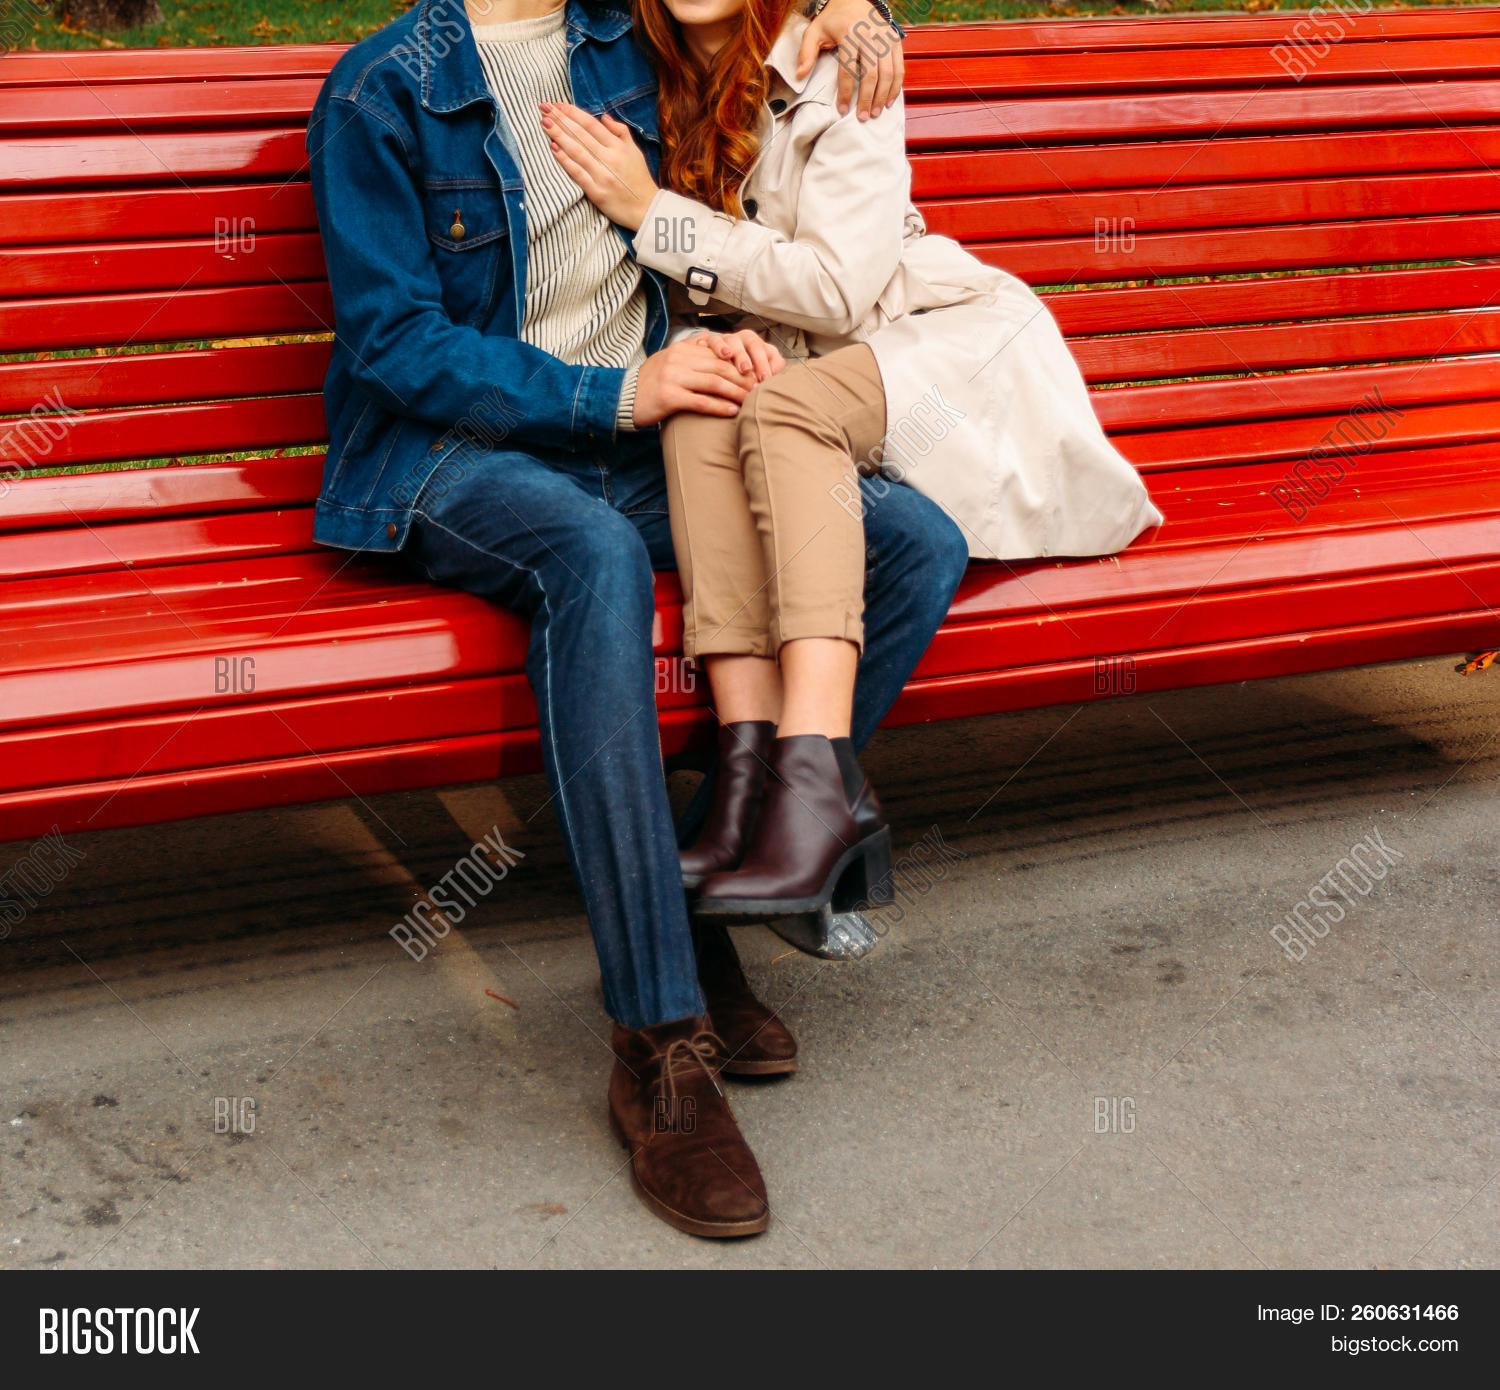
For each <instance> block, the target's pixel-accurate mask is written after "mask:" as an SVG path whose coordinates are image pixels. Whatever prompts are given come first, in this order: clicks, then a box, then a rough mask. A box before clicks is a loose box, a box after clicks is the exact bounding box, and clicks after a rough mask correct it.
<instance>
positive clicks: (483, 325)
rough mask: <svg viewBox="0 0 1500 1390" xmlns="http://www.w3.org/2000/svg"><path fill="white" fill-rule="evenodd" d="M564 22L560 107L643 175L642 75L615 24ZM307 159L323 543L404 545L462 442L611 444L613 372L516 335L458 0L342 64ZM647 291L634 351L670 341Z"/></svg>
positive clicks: (484, 97) (416, 14) (497, 172)
mask: <svg viewBox="0 0 1500 1390" xmlns="http://www.w3.org/2000/svg"><path fill="white" fill-rule="evenodd" d="M566 25H567V44H568V65H569V70H570V74H571V78H572V84H573V100H574V101H575V103H576V104H577V105H579V106H581V107H582V108H584V109H585V110H587V111H592V112H594V113H595V114H601V113H603V112H605V111H608V112H610V113H611V114H613V115H614V116H615V117H616V118H617V119H619V120H621V121H623V122H625V124H627V125H628V126H630V127H631V129H632V130H633V131H634V132H635V135H636V139H637V140H638V141H639V142H640V144H641V145H642V147H643V148H644V150H645V152H646V157H647V160H648V162H649V163H650V165H651V168H652V172H653V173H655V171H656V168H657V166H658V162H659V159H660V141H659V137H658V134H657V124H656V79H655V76H654V75H653V73H652V71H651V68H650V65H649V63H648V62H647V60H646V57H645V55H644V54H643V53H642V52H641V51H640V49H639V48H638V47H637V46H636V43H635V40H634V39H633V37H632V36H631V33H630V17H629V15H628V14H626V13H625V12H623V11H622V10H620V9H617V8H614V7H613V5H611V4H610V3H607V2H606V3H584V0H568V5H567V13H566ZM307 150H308V156H309V159H310V161H311V169H312V186H313V197H314V199H315V201H316V203H317V209H318V223H319V226H320V227H321V229H322V233H323V252H324V257H325V259H326V261H327V265H328V280H329V283H330V285H331V286H332V290H333V305H334V317H335V331H334V344H333V357H332V361H331V362H330V364H329V368H328V375H327V378H326V380H325V382H324V390H323V397H324V406H325V409H326V411H327V415H328V432H329V441H330V442H329V448H328V457H327V460H326V462H325V465H324V473H323V490H322V494H321V496H320V497H319V498H318V504H317V510H316V513H315V517H314V526H313V535H314V537H315V538H316V539H317V540H318V541H321V542H322V543H323V544H325V545H333V546H339V547H342V548H344V549H348V550H384V551H394V550H399V549H400V548H401V547H402V546H403V545H404V544H405V543H406V537H407V532H408V530H409V528H410V526H411V514H412V507H413V505H414V504H415V502H416V500H417V497H418V494H419V493H420V491H421V489H422V487H423V485H424V484H425V483H426V481H427V480H428V478H430V477H431V476H432V474H433V473H434V472H435V471H436V470H438V469H439V468H442V467H443V466H444V465H445V464H446V463H448V462H449V460H450V458H451V456H452V455H453V454H454V453H455V452H457V451H458V450H461V449H463V448H464V447H465V445H466V443H467V442H469V441H471V440H473V441H479V442H482V443H483V444H486V445H489V446H491V447H493V446H494V445H496V444H499V443H500V442H502V441H504V442H505V443H507V444H512V445H515V446H516V447H518V448H523V449H524V448H536V447H542V448H549V449H559V448H561V449H587V448H597V447H599V446H601V445H603V446H606V447H607V446H608V445H609V443H610V441H611V440H612V439H613V438H614V432H615V411H616V408H617V406H618V404H619V400H620V392H621V389H622V387H623V385H624V378H625V373H624V371H623V370H621V369H619V368H613V367H593V366H579V367H575V366H570V365H569V364H568V363H566V362H563V361H562V360H561V359H559V358H557V357H554V356H552V355H551V354H550V353H547V352H543V351H542V350H541V349H539V348H535V347H532V346H531V345H530V344H528V343H525V342H522V341H521V339H520V337H519V334H520V328H521V321H520V320H521V310H522V306H523V305H524V304H525V284H526V201H525V197H524V189H523V188H522V185H521V173H520V161H519V157H518V154H517V148H516V143H515V137H514V136H513V134H512V133H511V131H510V129H509V127H508V125H507V123H506V120H505V117H504V115H503V114H502V113H501V112H500V111H499V109H498V107H497V105H496V103H495V101H494V99H493V98H492V96H491V95H490V90H489V87H488V85H487V83H486V82H485V77H484V70H483V68H482V67H481V66H480V61H479V50H478V48H477V46H476V45H475V42H474V33H473V29H472V28H471V27H470V23H469V19H468V15H467V13H466V11H465V9H464V4H463V0H420V3H419V4H416V5H414V6H413V7H412V9H411V10H409V11H408V12H407V13H406V14H405V15H404V16H403V17H402V18H400V19H398V20H396V21H395V22H394V23H392V24H389V25H387V26H386V27H385V28H383V29H381V30H380V31H379V32H377V33H375V34H372V35H371V36H370V37H369V38H367V39H365V40H364V41H363V42H361V43H358V44H356V45H355V46H354V47H353V48H351V49H350V50H349V51H348V52H347V53H345V54H344V55H343V57H341V58H340V59H339V61H338V62H337V63H336V64H335V65H334V68H333V71H332V72H331V73H330V74H329V76H328V80H327V81H326V82H325V83H324V85H323V89H322V91H321V92H320V93H319V94H318V99H317V102H316V104H315V105H314V107H313V112H312V118H311V121H310V122H309V125H308V130H307ZM620 234H621V236H622V237H625V239H626V242H627V244H629V240H630V239H629V237H628V236H626V234H625V233H624V232H623V231H622V232H621V233H620ZM632 254H634V253H633V251H632ZM643 287H644V290H645V293H646V296H647V305H648V317H647V329H646V350H647V352H648V353H649V352H654V351H655V350H656V349H657V348H659V347H660V346H661V345H662V343H663V342H664V340H665V338H666V334H667V312H666V295H665V290H664V287H663V284H662V282H661V280H660V279H659V277H657V276H656V275H655V274H654V273H653V272H647V273H646V274H645V275H644V277H643Z"/></svg>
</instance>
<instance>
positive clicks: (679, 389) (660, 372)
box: [633, 333, 755, 429]
mask: <svg viewBox="0 0 1500 1390" xmlns="http://www.w3.org/2000/svg"><path fill="white" fill-rule="evenodd" d="M717 336H718V335H717V334H706V333H700V334H699V335H698V336H697V337H696V338H679V339H678V340H677V341H676V342H675V343H669V344H668V345H667V346H666V347H664V348H662V349H661V351H659V352H653V353H652V354H651V356H650V357H648V358H647V359H646V360H645V362H644V363H643V364H642V365H641V373H640V375H639V376H638V377H637V378H636V384H635V411H634V414H633V419H634V421H635V425H636V428H637V429H644V428H645V427H646V426H647V425H655V424H659V423H660V422H661V421H663V420H665V419H666V418H667V416H669V415H675V414H677V412H678V411H679V410H690V411H692V412H694V413H695V414H698V415H722V416H726V417H727V416H731V415H735V414H737V413H738V412H739V408H740V402H741V401H743V400H744V399H745V397H746V396H748V395H749V394H750V392H751V391H752V390H753V389H754V387H755V376H754V374H753V373H751V372H742V371H741V370H740V369H739V367H738V366H736V365H735V363H733V362H731V361H730V360H729V359H728V358H726V357H721V356H720V355H719V353H718V350H717V349H715V348H711V347H709V346H708V345H707V344H706V343H705V342H704V339H705V338H707V337H717Z"/></svg>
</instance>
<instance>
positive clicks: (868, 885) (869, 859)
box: [832, 826, 896, 912]
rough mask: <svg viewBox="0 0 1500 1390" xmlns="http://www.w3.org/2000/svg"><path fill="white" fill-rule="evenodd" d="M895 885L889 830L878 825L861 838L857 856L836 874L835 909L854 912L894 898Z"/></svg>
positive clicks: (833, 905)
mask: <svg viewBox="0 0 1500 1390" xmlns="http://www.w3.org/2000/svg"><path fill="white" fill-rule="evenodd" d="M895 897H896V886H895V883H894V882H893V880H892V876H891V832H890V829H889V828H888V827H884V826H883V827H881V829H879V830H877V831H876V832H875V834H873V835H872V836H870V838H869V839H868V840H867V841H866V842H865V844H864V847H863V850H862V852H861V853H860V855H859V857H858V858H856V859H855V860H854V862H853V863H852V864H850V865H849V867H848V868H846V869H845V870H844V872H843V873H842V874H840V875H839V881H838V882H837V883H836V884H835V885H834V889H833V903H832V907H833V910H834V911H835V912H858V911H859V910H860V909H861V908H864V907H879V906H881V905H883V904H885V903H890V902H894V901H895Z"/></svg>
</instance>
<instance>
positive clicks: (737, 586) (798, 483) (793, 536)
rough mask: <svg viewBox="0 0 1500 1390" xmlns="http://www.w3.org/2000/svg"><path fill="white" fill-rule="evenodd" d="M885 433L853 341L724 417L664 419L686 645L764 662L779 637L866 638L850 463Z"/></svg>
mask: <svg viewBox="0 0 1500 1390" xmlns="http://www.w3.org/2000/svg"><path fill="white" fill-rule="evenodd" d="M884 438H885V390H884V388H883V386H882V384H881V380H880V369H879V368H878V367H877V366H876V365H875V355H874V353H872V352H871V351H870V349H869V348H868V347H867V346H865V344H863V343H855V344H853V345H852V346H850V347H846V348H840V349H839V350H838V351H837V352H831V353H829V354H828V355H827V356H826V357H814V358H810V359H808V360H807V361H805V362H799V363H796V364H795V365H793V366H789V367H788V368H787V369H786V370H785V371H784V372H782V373H781V374H780V375H779V376H774V377H772V378H771V379H770V380H769V381H763V382H761V383H760V384H759V385H758V386H756V387H755V389H754V390H752V391H751V392H750V394H749V396H747V397H746V398H745V401H744V404H742V405H741V406H740V411H739V414H738V415H736V416H735V417H734V418H733V419H723V418H720V417H718V416H711V415H696V414H691V413H687V412H684V413H683V414H680V415H674V416H673V417H672V418H671V419H670V420H668V421H666V423H665V424H664V425H663V426H662V453H663V456H664V458H665V460H666V468H667V504H668V508H669V511H670V514H671V522H672V545H673V548H674V549H675V550H676V552H677V569H678V574H679V576H680V578H681V581H682V592H683V599H684V605H683V626H684V632H683V654H684V655H685V656H689V657H704V656H718V655H731V654H732V655H741V656H766V657H774V656H776V654H777V653H778V652H779V651H780V650H781V646H782V643H784V642H790V641H792V640H794V639H796V638H800V637H833V638H842V639H844V640H845V641H849V642H853V643H854V644H855V645H856V646H859V647H862V646H863V644H864V607H865V604H864V589H865V528H864V520H863V517H862V515H861V510H860V493H859V476H858V474H859V467H860V465H861V464H862V463H865V462H866V461H868V460H871V456H872V455H873V454H874V452H875V451H876V450H877V449H878V448H879V446H880V444H881V442H882V441H883V439H884Z"/></svg>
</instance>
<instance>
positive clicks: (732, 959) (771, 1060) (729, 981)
mask: <svg viewBox="0 0 1500 1390" xmlns="http://www.w3.org/2000/svg"><path fill="white" fill-rule="evenodd" d="M693 950H694V951H695V952H696V953H697V956H698V983H699V984H701V985H702V986H703V997H704V998H705V999H706V1000H707V1001H708V1016H709V1019H710V1021H711V1022H712V1024H713V1028H714V1031H715V1032H716V1033H717V1034H718V1035H719V1036H720V1037H721V1038H722V1039H723V1040H724V1053H725V1056H724V1065H723V1068H722V1070H723V1071H724V1073H725V1074H726V1075H728V1076H781V1075H784V1074H785V1073H787V1072H793V1071H796V1070H797V1039H796V1038H794V1037H793V1036H792V1030H791V1029H790V1028H788V1027H787V1026H786V1024H785V1023H783V1022H782V1021H781V1019H780V1018H779V1017H778V1016H777V1015H776V1014H775V1013H774V1012H773V1011H772V1010H770V1009H768V1008H767V1007H766V1006H765V1005H764V1004H762V1003H761V1002H760V1000H759V999H757V998H756V997H755V995H754V994H753V993H752V992H751V989H750V982H749V981H748V980H747V979H746V978H745V972H744V971H743V970H742V969H741V968H740V957H739V952H737V951H736V950H735V949H734V943H733V942H732V941H731V940H730V939H729V932H728V930H727V929H726V928H725V927H724V926H722V925H721V924H720V923H718V922H706V921H704V922H700V921H695V922H694V923H693Z"/></svg>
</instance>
